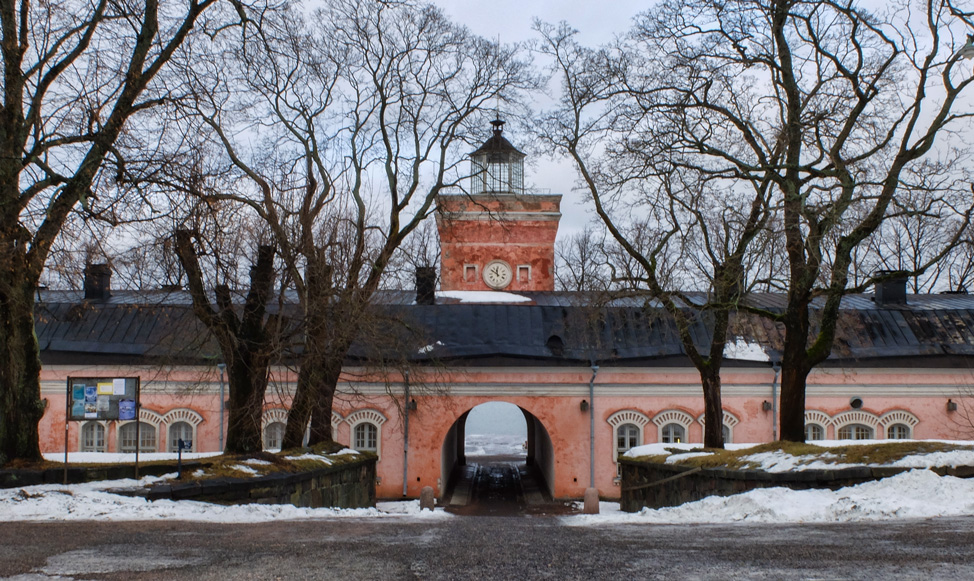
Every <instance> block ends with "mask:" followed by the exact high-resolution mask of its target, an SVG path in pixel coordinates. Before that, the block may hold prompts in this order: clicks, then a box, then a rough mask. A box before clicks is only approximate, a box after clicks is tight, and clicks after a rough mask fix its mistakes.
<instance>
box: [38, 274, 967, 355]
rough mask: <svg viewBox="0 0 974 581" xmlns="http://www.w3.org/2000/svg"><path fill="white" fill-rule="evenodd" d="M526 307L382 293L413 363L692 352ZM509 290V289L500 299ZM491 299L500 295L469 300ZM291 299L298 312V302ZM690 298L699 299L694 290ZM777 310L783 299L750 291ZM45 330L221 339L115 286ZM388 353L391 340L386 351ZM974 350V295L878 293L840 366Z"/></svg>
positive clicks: (190, 345)
mask: <svg viewBox="0 0 974 581" xmlns="http://www.w3.org/2000/svg"><path fill="white" fill-rule="evenodd" d="M519 295H520V296H521V297H523V298H528V299H530V300H528V301H525V302H517V303H514V302H507V303H504V302H489V303H480V304H476V303H473V304H471V303H468V302H463V303H461V302H460V301H459V300H458V299H445V298H439V299H438V300H437V304H434V305H416V304H415V302H414V299H415V293H414V292H412V291H385V292H382V293H380V294H379V296H378V297H377V301H376V303H377V305H378V307H377V308H378V309H379V310H380V311H381V313H382V316H383V317H390V320H393V321H397V322H398V323H391V324H388V325H383V326H382V329H383V333H386V334H388V335H390V336H392V335H398V338H397V339H398V340H397V341H393V342H391V343H390V344H393V343H394V344H395V345H397V347H396V348H397V349H400V350H405V353H401V354H400V356H405V358H407V359H411V360H414V361H427V360H478V359H480V360H486V359H491V360H498V358H500V359H504V360H508V361H514V360H524V361H535V362H538V361H544V362H546V363H550V364H577V363H579V362H589V361H591V360H598V361H602V362H611V361H617V362H619V364H651V362H652V361H654V360H655V361H662V360H670V361H672V360H673V358H678V359H685V358H684V357H683V349H682V346H681V344H680V342H679V339H678V336H677V333H676V329H675V325H674V323H673V321H672V319H671V318H670V317H669V316H668V315H667V314H666V313H665V312H664V311H663V310H662V309H660V308H659V305H658V304H656V303H655V302H653V301H649V302H648V303H647V302H646V301H645V300H644V299H641V298H635V297H633V298H621V299H614V300H611V301H608V303H607V304H603V303H602V302H601V301H599V300H598V299H597V297H595V296H593V295H586V294H582V293H559V292H533V293H519ZM497 296H501V295H497ZM470 297H472V298H473V299H476V298H477V297H486V298H493V296H492V295H479V294H474V295H470ZM287 298H288V300H286V301H285V303H289V304H290V305H291V306H292V307H293V306H294V304H295V301H293V300H290V297H287ZM691 299H692V297H691ZM748 300H749V302H750V303H751V304H752V305H755V306H761V307H763V308H766V309H769V310H776V309H781V308H783V307H784V302H783V297H782V296H780V295H773V294H756V295H751V296H750V297H749V298H748ZM35 312H36V328H37V336H38V339H39V342H40V346H41V350H42V356H43V357H44V358H45V360H48V361H52V360H64V359H65V358H68V359H71V358H74V359H83V358H84V357H87V356H93V355H99V356H101V357H102V358H105V357H108V358H117V359H119V362H122V360H127V359H129V358H137V359H153V360H161V359H168V360H172V361H174V362H176V361H200V360H213V359H218V358H219V357H220V355H219V350H218V349H217V347H216V344H215V342H214V341H213V340H212V338H211V337H210V336H209V334H208V333H207V331H206V329H205V328H204V327H203V326H202V324H201V323H199V321H198V320H197V319H196V317H195V316H194V314H193V312H192V306H191V301H190V298H189V295H188V293H185V292H182V291H176V292H163V291H157V292H132V291H114V294H113V296H112V297H111V298H109V299H108V300H106V301H103V302H102V301H85V300H83V296H82V293H81V291H39V293H38V302H37V306H36V311H35ZM691 331H692V334H693V336H694V340H695V342H696V343H697V344H698V346H700V347H703V346H705V345H707V344H708V343H709V338H710V325H709V323H708V320H707V317H706V316H705V315H699V314H698V318H697V320H696V321H695V324H694V326H693V328H692V330H691ZM732 335H733V336H735V337H740V338H741V339H743V340H745V341H747V342H749V343H757V344H760V345H762V346H764V347H766V348H767V349H768V350H770V352H771V353H774V352H776V351H778V350H780V347H781V345H782V339H783V331H782V329H781V328H780V326H776V325H775V324H773V323H772V322H771V321H769V320H768V319H765V318H761V317H757V316H753V315H748V316H745V315H743V314H739V316H738V317H737V318H736V320H735V322H734V324H733V327H732ZM363 343H364V342H363V341H360V344H358V345H356V347H355V348H353V350H352V352H351V354H350V356H351V357H352V358H355V359H361V358H370V357H371V356H372V355H370V354H374V353H375V350H374V348H370V346H369V345H366V344H363ZM383 348H386V347H383ZM970 355H974V296H969V295H956V294H951V295H908V300H907V304H905V305H895V306H877V305H876V304H875V303H874V302H873V301H872V297H871V295H853V296H849V297H846V298H845V299H844V300H843V303H842V312H841V315H840V320H839V327H838V338H837V340H836V343H835V347H834V349H833V353H832V357H831V359H832V361H833V362H835V363H839V362H846V363H851V364H854V363H855V361H857V360H863V359H874V358H921V359H924V360H926V359H929V358H931V357H934V356H945V357H946V356H970Z"/></svg>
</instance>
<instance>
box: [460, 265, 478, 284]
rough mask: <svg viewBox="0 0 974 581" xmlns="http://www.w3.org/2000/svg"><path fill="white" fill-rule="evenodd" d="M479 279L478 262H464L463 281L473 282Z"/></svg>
mask: <svg viewBox="0 0 974 581" xmlns="http://www.w3.org/2000/svg"><path fill="white" fill-rule="evenodd" d="M475 280H477V265H476V264H464V265H463V282H473V281H475Z"/></svg>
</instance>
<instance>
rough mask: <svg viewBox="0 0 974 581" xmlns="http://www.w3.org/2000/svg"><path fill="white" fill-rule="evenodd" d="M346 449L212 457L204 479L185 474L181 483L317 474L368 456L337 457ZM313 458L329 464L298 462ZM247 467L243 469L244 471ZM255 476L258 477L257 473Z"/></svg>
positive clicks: (321, 446)
mask: <svg viewBox="0 0 974 581" xmlns="http://www.w3.org/2000/svg"><path fill="white" fill-rule="evenodd" d="M344 448H345V446H342V445H341V444H337V445H335V443H333V442H332V443H330V444H319V445H316V446H314V447H311V448H293V449H289V450H282V451H280V452H276V453H275V452H256V453H253V454H240V455H232V456H213V457H210V458H207V460H208V461H209V462H210V463H211V465H210V466H208V467H206V468H205V469H203V473H202V474H201V475H197V474H198V472H197V471H196V470H193V471H192V472H189V471H184V472H183V477H182V479H181V481H182V482H196V481H201V480H208V479H213V478H256V477H259V476H267V475H268V474H278V473H290V474H293V473H297V472H309V471H311V470H318V469H320V468H326V467H328V466H340V465H342V464H348V463H351V462H357V461H358V460H361V459H362V458H363V456H366V455H367V453H361V452H360V453H359V454H335V452H338V451H341V450H342V449H344ZM308 454H314V455H316V456H319V457H321V458H325V457H327V461H322V460H318V459H316V458H295V457H297V456H307V455H308ZM241 467H244V468H241ZM254 472H256V473H254Z"/></svg>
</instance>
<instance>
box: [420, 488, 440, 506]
mask: <svg viewBox="0 0 974 581" xmlns="http://www.w3.org/2000/svg"><path fill="white" fill-rule="evenodd" d="M435 504H436V498H434V497H433V487H432V486H424V487H423V489H422V490H420V491H419V510H420V511H423V510H425V509H427V508H428V509H430V510H433V506H434V505H435Z"/></svg>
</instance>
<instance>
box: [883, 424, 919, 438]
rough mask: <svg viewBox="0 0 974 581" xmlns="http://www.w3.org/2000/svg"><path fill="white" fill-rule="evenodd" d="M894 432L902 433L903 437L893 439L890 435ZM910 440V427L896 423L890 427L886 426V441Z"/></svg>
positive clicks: (911, 434)
mask: <svg viewBox="0 0 974 581" xmlns="http://www.w3.org/2000/svg"><path fill="white" fill-rule="evenodd" d="M894 430H897V431H902V432H903V433H904V435H903V436H902V437H898V436H897V437H894V436H893V435H892V433H893V431H894ZM912 438H913V428H911V427H910V426H908V425H906V424H904V423H902V422H897V423H895V424H890V425H888V426H886V439H887V440H910V439H912Z"/></svg>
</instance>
